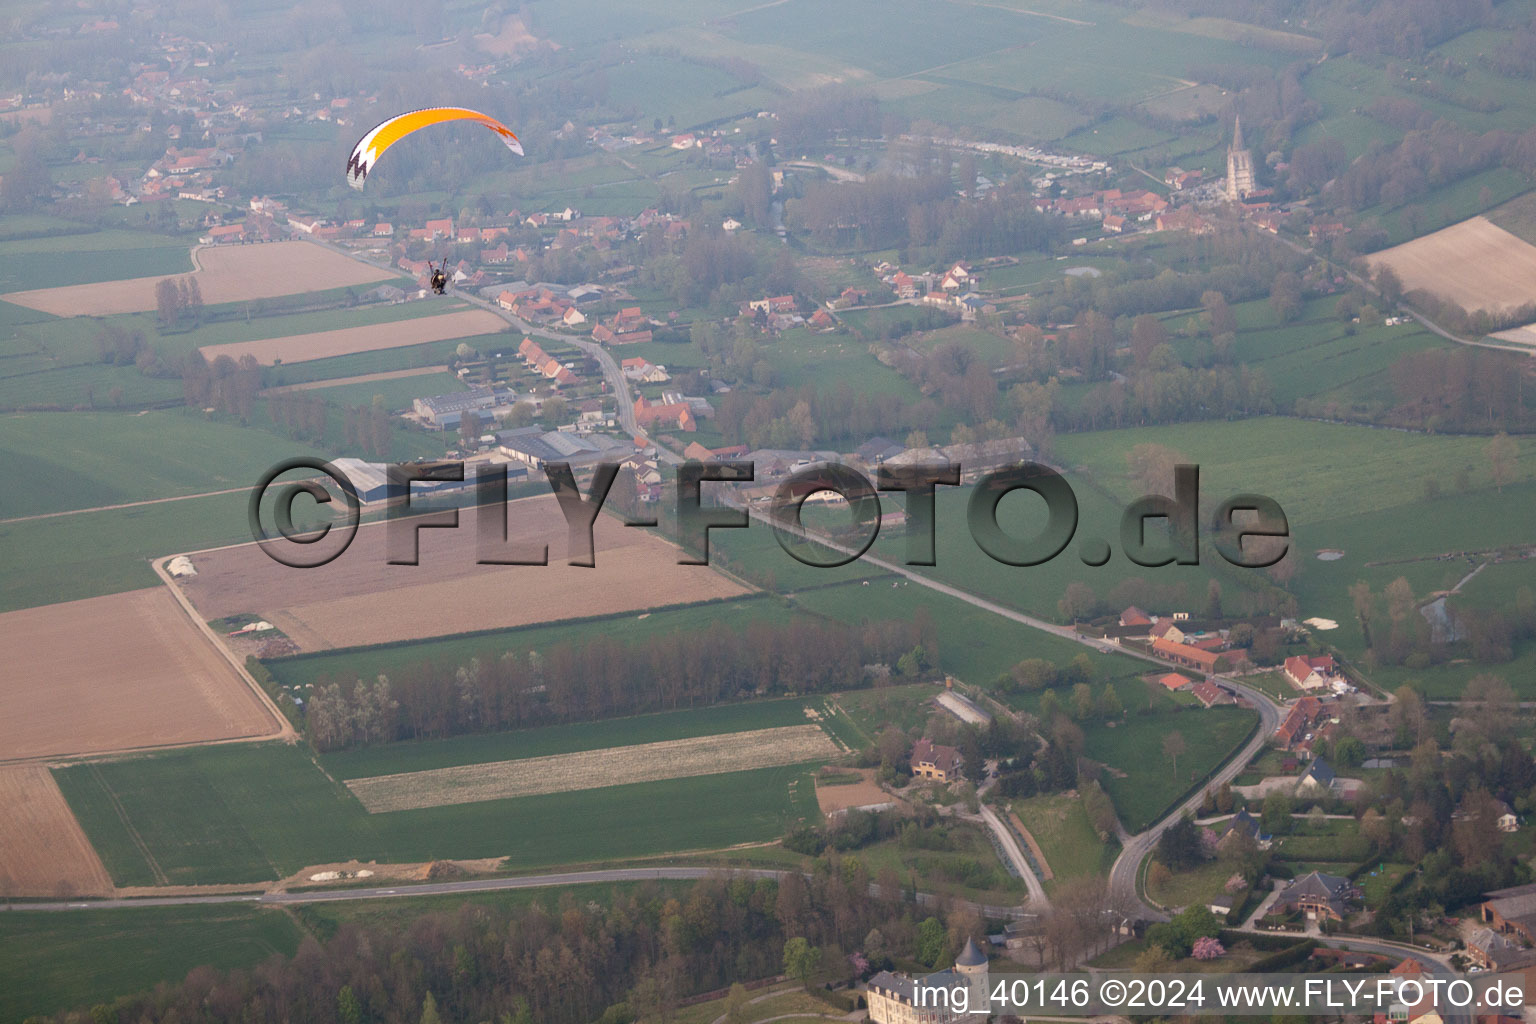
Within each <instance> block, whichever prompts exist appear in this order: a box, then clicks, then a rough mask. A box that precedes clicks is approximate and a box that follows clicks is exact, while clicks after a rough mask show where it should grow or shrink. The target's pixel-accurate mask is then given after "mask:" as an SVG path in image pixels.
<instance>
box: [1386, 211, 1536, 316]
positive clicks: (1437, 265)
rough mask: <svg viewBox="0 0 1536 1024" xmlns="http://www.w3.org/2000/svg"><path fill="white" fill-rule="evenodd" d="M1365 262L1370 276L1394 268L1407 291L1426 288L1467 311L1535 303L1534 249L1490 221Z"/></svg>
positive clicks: (1475, 221)
mask: <svg viewBox="0 0 1536 1024" xmlns="http://www.w3.org/2000/svg"><path fill="white" fill-rule="evenodd" d="M1367 262H1368V263H1369V264H1370V267H1371V272H1372V273H1375V272H1376V268H1378V267H1380V266H1381V265H1383V264H1386V265H1387V266H1390V267H1391V268H1392V269H1393V270H1394V271H1396V272H1397V276H1398V277H1399V278H1400V279H1401V280H1402V282H1403V288H1404V290H1406V291H1412V290H1414V289H1416V288H1422V289H1424V290H1425V291H1428V292H1432V293H1434V294H1436V295H1440V296H1443V297H1444V298H1447V299H1449V300H1451V301H1452V302H1455V303H1456V304H1457V305H1459V306H1461V307H1462V308H1463V309H1465V310H1467V311H1468V312H1471V311H1473V310H1478V309H1486V310H1488V311H1489V312H1495V311H1498V310H1501V309H1509V308H1514V307H1518V306H1523V305H1525V304H1526V303H1529V302H1536V245H1531V244H1530V243H1529V242H1527V241H1525V240H1524V239H1521V238H1517V237H1516V236H1514V235H1512V234H1510V233H1509V232H1508V231H1505V230H1504V229H1503V228H1501V227H1499V226H1498V225H1496V224H1494V223H1493V222H1492V221H1490V220H1488V219H1487V218H1486V217H1473V218H1471V219H1470V220H1464V221H1462V222H1461V223H1460V224H1452V225H1451V226H1450V227H1448V228H1443V229H1441V230H1439V231H1436V232H1434V233H1433V234H1429V235H1425V236H1424V237H1423V238H1415V239H1414V240H1413V241H1411V242H1405V243H1403V244H1402V245H1397V246H1393V247H1392V248H1390V249H1384V250H1382V251H1381V252H1379V253H1376V254H1375V255H1374V256H1370V257H1368V258H1367Z"/></svg>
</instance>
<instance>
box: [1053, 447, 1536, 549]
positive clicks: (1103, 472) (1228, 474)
mask: <svg viewBox="0 0 1536 1024" xmlns="http://www.w3.org/2000/svg"><path fill="white" fill-rule="evenodd" d="M1138 444H1160V445H1164V446H1166V447H1168V448H1172V449H1174V450H1175V451H1178V452H1181V453H1183V454H1184V455H1187V456H1188V457H1189V458H1190V459H1191V460H1192V461H1193V462H1194V463H1195V464H1197V465H1199V467H1200V489H1201V496H1202V499H1205V500H1210V501H1211V502H1212V503H1215V502H1216V501H1219V500H1221V499H1222V498H1224V497H1226V496H1228V495H1232V494H1237V493H1240V492H1253V491H1257V492H1259V493H1261V494H1267V495H1269V496H1270V497H1272V498H1274V499H1275V500H1276V501H1278V502H1279V503H1280V505H1281V507H1282V508H1283V509H1284V510H1285V513H1286V517H1287V518H1288V519H1289V520H1290V521H1291V522H1292V523H1293V524H1308V523H1317V522H1321V521H1323V520H1333V519H1339V518H1343V517H1345V516H1350V515H1356V514H1360V513H1368V512H1379V511H1383V510H1385V509H1389V508H1394V507H1398V506H1402V505H1412V504H1415V503H1417V502H1419V501H1420V500H1421V498H1422V496H1423V482H1424V478H1425V477H1426V476H1430V475H1435V476H1437V477H1439V478H1440V479H1442V480H1445V481H1447V483H1448V482H1449V481H1450V480H1451V479H1452V478H1454V476H1455V475H1456V473H1457V471H1458V470H1460V469H1461V468H1462V467H1464V466H1469V467H1471V468H1472V482H1473V484H1474V486H1479V487H1481V486H1487V485H1488V483H1489V479H1490V478H1489V469H1488V460H1487V456H1486V454H1485V450H1486V448H1487V445H1488V440H1487V439H1486V438H1479V437H1451V436H1443V435H1429V434H1414V433H1408V432H1406V431H1394V430H1378V429H1373V428H1370V427H1356V426H1349V425H1344V424H1333V423H1314V422H1309V421H1304V420H1292V419H1282V418H1279V417H1261V418H1258V419H1251V420H1240V421H1237V422H1233V423H1187V424H1179V425H1177V426H1171V427H1145V428H1141V429H1138V430H1119V431H1103V432H1100V433H1095V434H1073V435H1069V436H1063V437H1061V438H1058V439H1057V443H1056V447H1057V450H1058V453H1059V455H1060V457H1061V458H1062V459H1063V460H1065V461H1066V462H1067V463H1068V464H1069V465H1073V466H1078V465H1081V466H1085V467H1088V468H1089V469H1090V470H1091V471H1092V473H1093V477H1094V479H1095V480H1096V481H1097V482H1098V483H1100V484H1102V485H1104V486H1105V487H1108V488H1109V489H1110V490H1112V491H1113V492H1114V493H1115V494H1117V495H1118V496H1120V497H1122V498H1124V499H1127V500H1129V499H1131V498H1133V497H1135V496H1136V495H1137V494H1138V493H1139V488H1138V487H1137V486H1136V485H1135V483H1134V482H1133V481H1132V480H1131V479H1130V478H1129V474H1128V471H1127V468H1126V456H1127V455H1128V454H1129V453H1130V451H1131V449H1132V448H1133V447H1135V446H1136V445H1138ZM1528 462H1529V464H1527V463H1528ZM1533 466H1536V462H1530V461H1529V460H1528V459H1523V460H1521V464H1520V465H1519V467H1518V468H1517V479H1528V478H1529V477H1530V476H1531V473H1532V467H1533ZM1405 467H1412V468H1411V471H1408V472H1405V471H1404V468H1405ZM1510 490H1511V489H1510V488H1508V487H1506V489H1505V493H1506V494H1508V493H1510ZM1501 504H1502V502H1501ZM1446 542H1447V541H1442V543H1446Z"/></svg>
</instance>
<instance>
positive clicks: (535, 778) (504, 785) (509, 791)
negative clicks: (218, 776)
mask: <svg viewBox="0 0 1536 1024" xmlns="http://www.w3.org/2000/svg"><path fill="white" fill-rule="evenodd" d="M837 753H838V748H837V747H836V746H835V745H834V744H833V743H832V741H831V740H830V739H829V738H828V737H827V734H826V733H825V732H823V731H822V730H821V728H820V727H819V726H815V725H788V726H781V727H779V728H775V729H758V730H754V731H751V732H737V733H726V734H723V735H714V736H699V737H695V738H692V739H685V740H667V741H664V742H661V743H643V744H637V745H634V746H627V747H623V748H619V749H614V748H609V749H607V750H589V751H582V752H580V753H573V754H555V755H552V756H549V757H531V758H523V759H520V760H516V761H499V762H491V763H489V764H476V765H463V766H460V767H455V768H436V769H431V770H428V771H422V772H409V773H406V774H403V775H383V776H375V777H373V778H366V779H351V780H349V781H348V782H347V788H348V789H350V790H352V792H353V793H354V794H356V796H357V798H358V799H359V800H360V801H362V804H363V806H364V807H366V808H367V809H368V812H369V813H370V814H381V813H384V812H387V811H406V810H415V809H417V808H422V807H441V806H445V805H448V804H464V803H475V802H478V801H482V800H501V799H505V798H508V797H519V796H536V795H540V794H544V793H569V792H572V791H576V790H584V789H600V788H602V787H604V786H621V785H626V784H629V783H634V782H658V781H661V780H663V779H683V778H690V777H693V776H696V775H716V774H723V773H726V772H734V771H745V770H747V769H751V768H767V767H778V766H781V765H790V764H802V763H805V762H809V761H816V760H825V759H827V758H831V757H835V756H836V755H837Z"/></svg>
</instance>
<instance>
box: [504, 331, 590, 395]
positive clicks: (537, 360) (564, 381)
mask: <svg viewBox="0 0 1536 1024" xmlns="http://www.w3.org/2000/svg"><path fill="white" fill-rule="evenodd" d="M517 354H518V355H519V356H520V357H522V360H523V363H524V365H526V366H527V367H528V369H529V371H530V372H532V373H536V374H539V375H540V376H541V377H544V378H545V379H546V380H548V381H549V382H550V383H551V384H553V385H554V386H555V387H563V386H566V385H569V384H574V383H576V381H577V380H579V379H580V378H578V377H577V375H576V372H575V370H574V369H572V367H570V366H567V365H566V364H564V363H562V362H561V361H560V360H558V359H556V358H555V357H553V356H551V355H550V354H549V353H548V352H545V351H544V348H543V346H541V345H540V344H539V343H538V342H536V341H534V340H533V339H532V338H524V339H523V342H522V344H521V345H519V346H517Z"/></svg>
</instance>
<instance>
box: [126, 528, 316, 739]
mask: <svg viewBox="0 0 1536 1024" xmlns="http://www.w3.org/2000/svg"><path fill="white" fill-rule="evenodd" d="M253 543H254V542H253ZM174 557H175V556H174V555H171V556H164V555H162V556H161V557H159V558H156V559H153V560H151V562H150V565H151V567H152V568H153V569H154V570H155V575H156V576H159V577H160V581H161V582H162V583H164V584H165V586H166V587H167V588H168V589H169V590H170V592H171V594H172V595H173V596H174V597H175V598H176V603H177V604H178V605H180V606H181V610H182V611H183V612H185V613H186V615H187V618H189V619H191V620H192V624H193V625H194V626H195V627H196V628H197V630H198V632H199V633H201V634H202V635H203V637H204V639H206V640H207V641H208V642H209V643H211V644H213V647H214V649H215V650H216V651H218V652H219V655H220V656H221V657H223V659H224V660H225V661H226V662H228V664H229V666H230V667H231V668H233V669H234V670H235V674H236V675H237V676H239V677H240V679H242V680H243V681H244V682H245V685H247V686H249V687H250V688H251V692H252V693H254V694H255V695H256V699H257V701H258V702H260V704H261V706H262V707H263V708H264V709H265V710H266V712H267V714H268V715H269V716H271V719H272V722H273V724H274V725H275V726H276V727H277V728H276V729H275V730H274V731H272V732H267V733H261V734H259V735H255V736H239V737H234V738H231V739H226V740H218V741H216V742H217V743H255V742H260V741H262V740H279V739H280V740H283V741H285V742H288V743H296V742H298V740H299V734H298V731H297V730H296V729H294V727H293V723H292V722H290V721H289V720H288V716H287V715H285V714H283V713H282V711H281V710H280V709H279V708H278V706H277V703H276V702H275V701H274V700H273V699H272V697H271V696H270V695H269V694H268V693H267V691H266V690H264V689H262V686H261V684H260V683H258V682H257V681H256V677H255V676H253V675H251V673H250V670H249V669H247V668H246V667H245V662H244V661H242V660H241V659H240V658H238V657H236V656H235V652H234V651H231V650H230V649H229V648H228V647H225V646H224V645H223V644H222V643H220V642H219V638H218V637H217V636H216V635H215V634H214V632H213V627H211V626H209V625H208V623H207V622H205V621H203V618H202V617H201V616H200V615H198V614H197V610H196V609H195V608H193V607H192V602H191V601H190V600H189V599H188V598H187V595H186V594H184V593H182V591H181V588H180V587H178V586H177V585H176V584H175V582H174V581H173V580H172V579H171V575H170V573H168V572H166V570H165V566H166V563H167V562H169V561H170V560H171V558H174ZM212 745H213V744H203V743H189V744H186V746H212Z"/></svg>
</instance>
